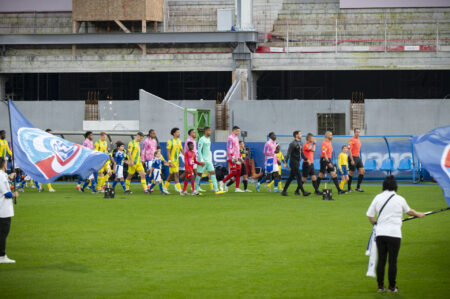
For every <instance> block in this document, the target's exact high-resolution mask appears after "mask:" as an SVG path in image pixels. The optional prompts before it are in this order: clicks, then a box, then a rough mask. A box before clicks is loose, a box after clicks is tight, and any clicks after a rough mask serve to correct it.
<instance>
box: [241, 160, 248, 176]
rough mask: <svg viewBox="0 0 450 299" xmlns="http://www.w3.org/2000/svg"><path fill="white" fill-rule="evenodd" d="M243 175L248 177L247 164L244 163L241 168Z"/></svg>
mask: <svg viewBox="0 0 450 299" xmlns="http://www.w3.org/2000/svg"><path fill="white" fill-rule="evenodd" d="M241 175H242V176H244V175H247V166H245V162H244V163H242V167H241Z"/></svg>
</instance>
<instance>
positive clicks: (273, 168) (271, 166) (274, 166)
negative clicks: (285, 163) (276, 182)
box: [265, 158, 278, 175]
mask: <svg viewBox="0 0 450 299" xmlns="http://www.w3.org/2000/svg"><path fill="white" fill-rule="evenodd" d="M265 166H266V167H265V173H266V175H268V174H271V173H274V172H278V163H274V161H273V158H269V159H267V161H266V165H265Z"/></svg>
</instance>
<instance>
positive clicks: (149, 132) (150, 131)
mask: <svg viewBox="0 0 450 299" xmlns="http://www.w3.org/2000/svg"><path fill="white" fill-rule="evenodd" d="M153 131H155V130H153V129H150V130H148V137H150V134H151V133H152V132H153Z"/></svg>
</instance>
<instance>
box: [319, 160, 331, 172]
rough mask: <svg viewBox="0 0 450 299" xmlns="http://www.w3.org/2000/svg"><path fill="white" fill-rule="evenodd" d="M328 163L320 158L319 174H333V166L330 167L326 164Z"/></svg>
mask: <svg viewBox="0 0 450 299" xmlns="http://www.w3.org/2000/svg"><path fill="white" fill-rule="evenodd" d="M329 163H330V162H327V160H325V159H324V158H320V172H321V173H327V172H328V173H331V172H334V166H333V167H330V166H329V165H328V164H329Z"/></svg>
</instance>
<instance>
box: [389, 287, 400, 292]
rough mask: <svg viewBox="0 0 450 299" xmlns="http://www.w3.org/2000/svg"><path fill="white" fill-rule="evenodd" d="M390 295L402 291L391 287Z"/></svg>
mask: <svg viewBox="0 0 450 299" xmlns="http://www.w3.org/2000/svg"><path fill="white" fill-rule="evenodd" d="M388 292H389V293H398V292H400V290H399V289H398V288H397V287H389V289H388Z"/></svg>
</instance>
